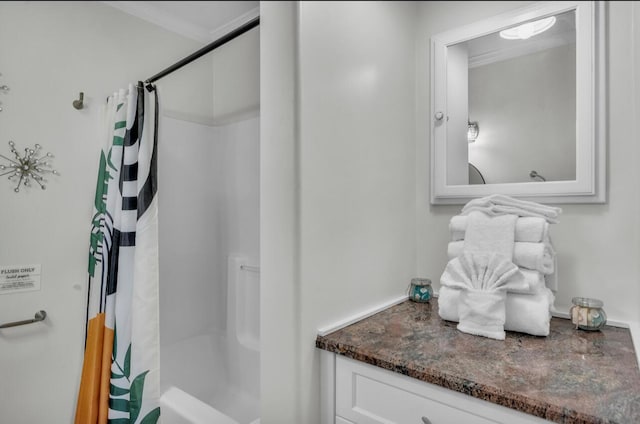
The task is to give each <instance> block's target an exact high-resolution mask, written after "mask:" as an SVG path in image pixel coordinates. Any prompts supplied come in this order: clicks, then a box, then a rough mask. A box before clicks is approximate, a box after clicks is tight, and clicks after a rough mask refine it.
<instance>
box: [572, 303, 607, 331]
mask: <svg viewBox="0 0 640 424" xmlns="http://www.w3.org/2000/svg"><path fill="white" fill-rule="evenodd" d="M571 302H572V303H573V306H572V307H571V309H570V311H569V313H570V315H571V322H572V323H573V324H575V326H576V328H579V329H581V330H591V331H594V330H599V329H601V328H602V327H603V326H604V325H605V324H606V323H607V314H605V313H604V309H602V306H603V305H604V304H603V303H602V301H600V300H598V299H590V298H588V297H574V298H573V299H571Z"/></svg>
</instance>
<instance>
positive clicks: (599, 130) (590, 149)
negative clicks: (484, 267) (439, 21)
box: [431, 1, 606, 204]
mask: <svg viewBox="0 0 640 424" xmlns="http://www.w3.org/2000/svg"><path fill="white" fill-rule="evenodd" d="M604 3H605V2H601V1H597V2H591V1H552V2H539V3H534V4H532V5H531V6H528V7H526V8H522V9H517V10H514V11H512V12H508V13H504V14H500V15H498V16H495V17H492V18H489V19H485V20H482V21H479V22H476V23H474V24H471V25H466V26H463V27H459V28H456V29H453V30H450V31H447V32H443V33H440V34H437V35H434V36H433V37H432V38H431V203H432V204H462V203H466V202H467V201H469V200H471V199H473V198H476V197H482V196H488V195H490V194H495V193H500V194H506V195H509V196H514V197H518V198H522V199H526V200H533V201H537V202H545V203H605V202H606V143H605V138H606V124H605V123H606V121H605V119H606V95H605V94H606V93H605V69H606V68H605V66H606V61H605V6H604ZM571 10H575V17H576V179H575V180H573V181H547V182H526V183H501V184H485V185H447V181H446V179H447V178H446V175H447V157H446V147H447V120H446V119H443V118H442V117H443V115H444V116H445V117H446V113H445V112H446V111H447V93H446V88H447V83H446V81H447V79H446V78H447V47H448V46H451V45H454V44H457V43H462V42H465V41H467V40H470V39H472V38H477V37H482V36H484V35H487V34H491V33H494V32H497V31H500V30H502V29H505V28H507V27H511V26H514V25H516V24H518V23H520V22H524V21H529V20H533V19H540V18H543V17H546V16H551V15H557V14H559V13H563V12H569V11H571ZM438 118H440V119H438Z"/></svg>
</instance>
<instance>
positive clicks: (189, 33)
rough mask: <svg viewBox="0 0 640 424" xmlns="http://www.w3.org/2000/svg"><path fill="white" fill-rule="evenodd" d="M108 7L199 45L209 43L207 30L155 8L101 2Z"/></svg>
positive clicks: (133, 3) (148, 5)
mask: <svg viewBox="0 0 640 424" xmlns="http://www.w3.org/2000/svg"><path fill="white" fill-rule="evenodd" d="M101 3H104V4H106V5H108V6H111V7H114V8H116V9H119V10H121V11H123V12H125V13H128V14H129V15H133V16H136V17H138V18H140V19H143V20H145V21H147V22H151V23H152V24H155V25H158V26H160V27H162V28H164V29H166V30H168V31H172V32H175V33H177V34H180V35H182V36H183V37H186V38H190V39H192V40H195V41H199V42H201V43H208V42H209V41H211V36H210V34H209V30H208V29H206V28H203V27H201V26H200V25H196V24H194V23H192V22H188V21H186V20H184V19H181V18H177V17H176V16H174V15H172V14H170V13H167V12H165V11H164V10H161V9H158V8H157V7H155V6H153V5H151V4H148V3H145V2H139V1H101Z"/></svg>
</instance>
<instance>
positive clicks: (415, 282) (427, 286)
mask: <svg viewBox="0 0 640 424" xmlns="http://www.w3.org/2000/svg"><path fill="white" fill-rule="evenodd" d="M432 297H433V289H432V288H431V280H429V279H428V278H412V279H411V284H410V285H409V299H410V300H413V301H414V302H422V303H425V302H428V301H429V299H431V298H432Z"/></svg>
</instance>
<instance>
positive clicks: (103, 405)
mask: <svg viewBox="0 0 640 424" xmlns="http://www.w3.org/2000/svg"><path fill="white" fill-rule="evenodd" d="M104 321H105V314H104V313H99V314H97V315H96V316H95V317H93V318H91V319H90V320H89V323H88V329H87V346H86V349H85V352H84V364H83V366H82V379H81V381H80V390H79V393H78V406H77V408H76V418H75V424H89V423H100V424H103V423H104V424H106V422H107V416H108V412H109V378H110V375H111V351H112V350H113V330H112V329H110V328H106V327H105V325H104ZM98 418H100V421H98Z"/></svg>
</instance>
